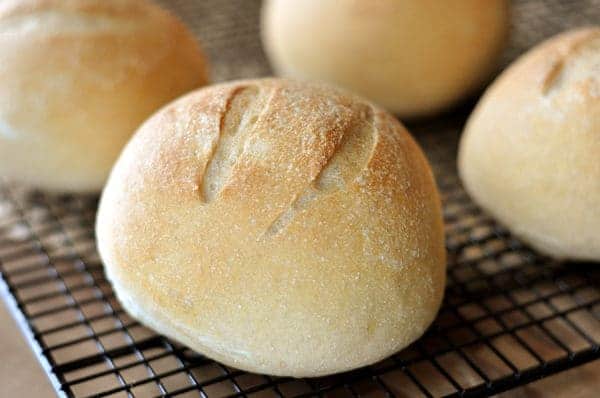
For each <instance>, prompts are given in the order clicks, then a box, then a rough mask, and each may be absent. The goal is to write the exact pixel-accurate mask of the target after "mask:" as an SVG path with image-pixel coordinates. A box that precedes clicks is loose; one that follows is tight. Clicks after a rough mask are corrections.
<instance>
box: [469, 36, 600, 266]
mask: <svg viewBox="0 0 600 398" xmlns="http://www.w3.org/2000/svg"><path fill="white" fill-rule="evenodd" d="M458 166H459V170H460V175H461V177H462V180H463V182H464V185H465V187H466V189H467V191H468V192H469V193H470V194H471V196H472V197H473V198H474V199H475V201H476V202H477V203H479V204H480V205H481V206H482V207H483V208H484V209H486V210H487V211H489V212H490V213H491V214H492V215H494V216H495V217H496V218H498V220H499V221H500V222H501V223H503V224H505V225H506V226H507V227H508V228H509V229H510V230H511V231H512V232H514V233H515V234H516V235H518V236H520V237H521V238H522V239H523V240H524V241H526V242H528V243H529V244H530V245H531V246H533V247H534V248H536V249H537V250H539V251H540V252H542V253H545V254H548V255H551V256H555V257H558V258H567V259H575V260H592V261H594V260H595V261H600V28H597V27H594V28H587V29H581V30H575V31H571V32H567V33H563V34H560V35H558V36H556V37H554V38H552V39H550V40H548V41H546V42H544V43H542V44H540V45H538V46H537V47H535V48H533V49H532V50H530V51H529V52H528V53H526V54H525V55H523V56H522V57H521V58H520V59H518V60H517V61H516V62H515V63H514V64H513V65H512V66H511V67H510V68H509V69H508V70H506V71H505V72H504V73H503V74H502V75H501V76H500V77H499V78H498V79H497V81H496V82H495V83H494V84H493V85H492V86H491V87H490V88H489V89H488V90H487V92H486V93H485V95H484V97H483V98H482V99H481V101H480V102H479V104H478V105H477V108H476V109H475V111H474V112H473V114H472V115H471V117H470V119H469V122H468V124H467V127H466V129H465V132H464V135H463V137H462V140H461V144H460V153H459V163H458Z"/></svg>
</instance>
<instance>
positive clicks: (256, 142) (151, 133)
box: [97, 79, 445, 375]
mask: <svg viewBox="0 0 600 398" xmlns="http://www.w3.org/2000/svg"><path fill="white" fill-rule="evenodd" d="M97 234H98V246H99V249H100V253H101V255H102V258H103V261H104V262H105V265H106V269H107V275H108V276H109V278H110V280H111V281H112V282H113V284H114V285H115V286H116V291H117V294H118V295H119V297H120V299H121V300H122V301H123V302H124V303H125V305H126V308H128V310H129V311H130V312H132V313H133V314H135V315H136V316H137V317H138V318H140V319H142V320H144V321H145V322H146V323H149V324H151V325H153V326H154V327H156V328H158V329H159V330H160V331H161V332H162V333H165V334H167V335H170V336H172V337H175V338H177V339H178V340H180V341H183V342H185V343H186V344H188V345H190V346H192V347H193V348H195V349H197V350H199V351H201V352H203V353H205V354H207V355H209V356H211V357H213V358H216V359H219V360H221V361H224V362H225V363H228V364H231V365H233V366H237V367H241V368H244V369H250V370H256V371H263V372H267V373H272V374H288V375H289V374H293V375H319V374H325V373H332V372H336V371H342V370H345V369H349V368H352V367H355V366H359V365H364V364H366V363H371V362H373V361H376V360H379V359H381V358H383V357H384V356H386V355H389V354H391V353H392V352H394V351H396V350H398V349H399V348H402V347H404V346H406V345H407V344H408V343H409V342H410V341H412V340H414V339H415V338H416V337H417V336H418V335H420V334H421V333H422V332H423V330H424V329H425V328H426V326H427V325H428V324H429V323H430V322H431V320H432V319H433V317H434V316H435V313H436V311H437V309H438V306H439V304H440V302H441V297H442V294H443V289H444V278H445V249H444V239H443V226H442V217H441V206H440V201H439V197H438V194H437V190H436V187H435V182H434V179H433V176H432V173H431V170H430V168H429V165H428V163H427V160H426V159H425V157H424V156H423V153H422V152H421V150H420V149H419V147H418V146H417V144H416V143H415V142H414V140H413V139H412V138H411V137H410V135H409V134H408V133H407V132H406V130H405V129H404V128H403V127H402V125H401V124H400V123H399V122H398V121H397V120H396V119H395V118H393V117H392V116H390V115H389V114H387V113H386V112H384V111H382V110H381V109H379V108H377V107H374V106H372V105H371V104H370V103H368V102H365V101H364V100H363V99H361V98H358V97H355V96H353V95H350V94H348V93H345V92H342V91H339V90H336V89H332V88H330V87H328V86H323V85H318V84H307V83H300V82H294V81H288V80H279V79H263V80H250V81H238V82H233V83H229V84H223V85H217V86H212V87H209V88H205V89H201V90H199V91H196V92H194V93H192V94H190V95H188V96H186V97H184V98H182V99H179V100H178V101H176V102H175V103H173V104H171V105H169V106H167V107H166V108H164V109H163V110H162V111H160V112H158V113H157V114H156V115H155V116H154V117H152V118H151V119H150V120H149V121H147V122H146V123H145V125H143V126H142V127H141V128H140V130H139V131H138V132H137V133H136V135H135V136H134V137H133V139H132V140H131V141H130V143H129V144H128V146H127V147H126V149H125V150H124V152H123V153H122V155H121V157H120V159H119V161H118V162H117V164H116V166H115V167H114V169H113V171H112V173H111V177H110V179H109V182H108V184H107V186H106V188H105V190H104V193H103V197H102V200H101V204H100V210H99V213H98V223H97Z"/></svg>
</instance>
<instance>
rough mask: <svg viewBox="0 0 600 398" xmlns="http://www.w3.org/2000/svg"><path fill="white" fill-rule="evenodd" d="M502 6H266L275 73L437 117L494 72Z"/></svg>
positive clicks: (465, 0) (491, 1)
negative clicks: (328, 84) (308, 80)
mask: <svg viewBox="0 0 600 398" xmlns="http://www.w3.org/2000/svg"><path fill="white" fill-rule="evenodd" d="M508 21H509V12H508V0H486V1H481V0H454V1H439V0H377V1H364V0H344V1H339V0H302V1H297V0H266V1H265V3H264V5H263V10H262V37H263V43H264V46H265V50H266V52H267V55H268V56H269V58H270V60H271V63H272V65H273V67H274V69H275V70H276V72H278V73H279V74H280V75H283V76H288V77H295V78H300V79H310V80H321V81H327V82H330V83H335V84H337V85H339V86H343V87H347V88H350V89H352V90H353V91H355V92H357V93H359V94H362V95H364V96H365V97H367V98H370V99H371V100H373V101H375V102H377V103H379V104H380V105H382V106H384V107H386V108H387V109H388V110H390V111H391V112H393V113H395V114H397V115H399V116H401V117H418V116H425V115H429V114H433V113H436V112H439V111H441V110H443V109H445V108H447V107H449V106H451V105H453V104H454V103H455V102H457V101H459V100H461V99H463V98H464V97H465V96H466V95H468V94H469V93H472V92H473V91H474V90H475V89H477V88H478V87H479V86H480V85H481V84H482V83H483V82H484V81H485V80H486V79H487V78H488V77H489V75H490V74H491V73H492V72H493V71H494V68H495V65H496V61H497V58H498V56H499V55H500V53H501V50H502V48H503V45H504V43H505V42H506V37H507V33H508V26H509V24H508Z"/></svg>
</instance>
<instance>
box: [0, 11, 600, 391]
mask: <svg viewBox="0 0 600 398" xmlns="http://www.w3.org/2000/svg"><path fill="white" fill-rule="evenodd" d="M164 3H165V5H167V6H169V7H172V8H173V9H174V10H175V11H176V12H179V13H180V14H181V15H182V16H183V17H184V19H186V20H187V22H188V23H189V24H190V25H191V26H192V28H193V29H194V30H195V32H196V33H197V34H198V35H199V36H200V37H202V38H204V43H205V49H206V51H207V53H208V54H209V55H210V56H211V58H212V60H213V62H212V63H213V77H214V79H215V80H224V79H229V78H235V77H242V76H244V77H247V76H260V75H264V74H267V73H268V67H267V66H266V62H265V60H264V56H263V55H262V52H261V50H260V45H259V42H258V38H257V37H258V36H257V34H258V32H257V26H256V21H257V17H258V11H257V10H258V3H257V2H256V1H237V2H233V1H232V2H222V1H216V0H211V1H208V0H207V1H202V2H200V1H197V2H196V1H193V0H187V1H186V0H171V1H166V0H165V1H164ZM514 11H515V17H514V21H515V22H514V29H513V32H514V34H513V39H512V46H511V48H510V49H509V51H508V52H507V56H506V60H509V59H511V58H513V57H514V56H515V55H516V54H518V53H520V52H522V51H523V50H524V49H525V48H527V47H528V46H530V45H531V44H532V43H534V42H537V41H539V40H540V39H541V38H543V37H545V36H548V35H551V34H553V33H555V32H557V31H560V30H563V29H565V28H567V27H570V26H579V25H583V24H589V23H594V22H595V23H598V22H600V2H599V1H577V2H575V1H570V2H569V1H558V0H556V1H541V0H525V1H520V2H516V3H515V7H514ZM240 54H241V56H242V59H243V61H242V62H241V65H240ZM468 108H469V106H468V105H465V106H464V107H463V109H459V110H455V111H454V112H453V116H446V117H443V118H440V119H437V120H434V121H430V122H427V123H420V124H418V125H413V126H410V127H411V130H412V131H413V132H414V133H415V135H416V136H417V138H418V140H419V141H420V143H421V145H422V146H423V148H424V149H425V151H426V152H427V155H428V156H429V159H430V160H431V162H432V165H433V167H434V171H435V173H436V177H437V181H438V184H439V187H440V191H441V193H442V198H443V201H444V217H445V221H446V233H447V247H448V252H449V264H448V285H447V289H446V297H445V301H444V304H443V306H442V309H441V310H440V313H439V315H438V317H437V320H436V321H435V323H434V324H433V325H432V327H431V328H430V329H429V330H428V332H427V333H426V334H425V336H423V338H421V339H420V340H419V341H417V342H416V343H415V344H413V345H412V346H411V347H409V348H408V349H406V350H404V351H402V352H401V353H399V354H397V355H394V356H392V357H390V358H388V359H386V360H385V361H383V362H381V363H378V364H376V365H373V366H369V367H366V368H363V369H359V370H357V371H354V372H350V373H345V374H341V375H336V376H331V377H327V378H319V379H306V380H299V379H287V378H274V377H268V376H262V375H254V374H249V373H246V372H242V371H239V370H235V369H231V368H228V367H226V366H223V365H220V364H218V363H216V362H214V361H212V360H209V359H207V358H205V357H203V356H201V355H198V354H196V353H194V352H192V351H190V350H189V349H187V348H185V347H182V346H180V345H178V344H176V343H173V342H171V341H169V340H168V339H166V338H164V337H162V336H159V335H156V334H155V333H154V332H152V331H150V330H148V329H146V328H145V327H143V326H141V325H140V324H139V323H137V322H136V321H134V320H133V319H132V318H130V317H129V316H128V315H127V314H126V313H125V312H124V311H123V310H122V309H121V307H120V305H119V304H118V302H117V301H116V299H115V296H114V293H113V292H112V290H111V287H110V285H109V283H108V282H107V280H106V278H105V276H104V274H103V270H102V264H101V262H100V260H99V258H98V255H97V253H96V249H95V246H94V233H93V224H94V218H95V209H96V205H97V198H95V197H85V196H58V197H57V196H50V195H47V194H43V193H39V192H34V193H31V192H27V191H25V190H23V189H22V188H20V187H18V186H14V185H10V184H6V183H5V184H0V272H1V275H2V283H3V284H4V287H5V288H6V290H7V291H8V292H9V293H10V294H9V295H7V298H8V300H9V301H10V303H9V304H11V307H12V308H13V310H14V312H15V315H16V317H17V318H19V319H21V320H22V322H23V324H24V326H25V330H28V331H30V332H31V333H30V335H31V336H30V339H31V341H32V344H33V346H34V348H35V349H36V350H37V351H38V356H39V359H40V361H41V362H42V364H43V365H44V367H45V369H46V371H47V372H48V374H49V375H50V377H51V378H52V380H53V381H54V384H55V386H56V388H57V391H59V392H60V393H61V394H64V395H66V396H69V397H70V396H75V397H84V396H111V397H132V396H134V397H148V396H150V397H152V396H178V397H179V396H181V397H188V396H189V397H197V396H202V397H223V396H231V397H246V396H253V397H271V396H274V397H292V396H294V397H299V396H315V395H316V396H331V397H341V396H361V397H380V396H409V397H413V396H486V395H491V394H495V393H498V392H501V391H504V390H508V389H511V388H514V387H516V386H519V385H523V384H525V383H528V382H530V381H532V380H535V379H538V378H542V377H546V376H549V375H552V374H554V373H557V372H559V371H561V370H564V369H568V368H572V367H574V366H577V365H579V364H582V363H585V362H589V361H592V360H594V359H598V358H600V348H599V344H600V283H599V282H600V268H599V267H598V264H595V265H594V264H584V263H578V264H574V263H561V262H556V261H553V260H551V259H548V258H545V257H541V256H539V255H537V254H536V253H534V252H533V251H531V250H530V249H528V248H527V247H526V246H524V245H523V244H522V243H521V242H520V241H519V240H517V239H516V238H514V237H513V236H511V235H510V233H508V231H506V230H505V229H503V228H502V227H500V226H499V225H497V224H496V223H495V222H494V220H493V219H491V218H490V217H489V216H487V215H486V214H484V213H482V212H481V211H480V210H479V209H478V208H477V207H476V206H475V205H474V204H473V202H471V200H470V199H469V198H468V196H467V195H466V193H465V192H464V190H463V189H462V187H461V185H460V182H459V180H458V178H457V174H456V169H455V155H456V145H457V141H458V136H459V132H460V130H461V128H462V125H463V123H464V120H465V118H466V115H467V114H468V110H469V109H468Z"/></svg>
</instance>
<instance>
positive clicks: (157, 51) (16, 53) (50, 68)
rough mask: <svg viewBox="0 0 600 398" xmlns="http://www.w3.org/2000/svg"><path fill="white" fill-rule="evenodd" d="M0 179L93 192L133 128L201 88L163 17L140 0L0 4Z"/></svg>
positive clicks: (191, 49) (192, 52) (193, 63)
mask: <svg viewBox="0 0 600 398" xmlns="http://www.w3.org/2000/svg"><path fill="white" fill-rule="evenodd" d="M0 57H2V62H0V177H8V178H9V179H12V180H18V181H21V182H23V183H25V184H26V185H30V186H34V187H38V188H42V189H48V190H54V191H96V190H100V189H101V188H102V186H103V184H104V182H105V180H106V178H107V176H108V173H109V171H110V168H111V167H112V165H113V163H114V161H115V160H116V158H117V156H118V154H119V152H120V151H121V149H122V147H123V146H124V145H125V143H126V142H127V140H128V139H129V138H130V137H131V135H132V134H133V132H134V131H135V130H136V128H137V127H138V126H139V125H140V124H141V123H142V122H143V121H144V120H145V119H146V118H147V117H148V116H150V114H151V113H153V112H154V111H156V110H157V109H158V108H160V107H161V106H162V105H164V104H165V103H167V102H169V101H171V100H173V99H174V98H176V97H178V96H180V95H181V94H183V93H185V92H188V91H190V90H192V89H194V88H197V87H198V86H200V85H202V84H204V83H205V82H206V70H205V61H204V57H203V55H202V53H201V51H200V48H199V47H198V44H197V43H196V42H195V40H194V38H193V37H192V35H191V33H190V32H189V31H188V30H187V29H186V28H185V27H184V26H183V25H182V24H181V23H180V22H179V21H178V20H177V19H176V18H175V17H173V16H172V15H170V14H169V13H167V12H166V11H165V10H162V9H161V8H159V7H158V6H156V5H154V4H153V3H151V2H148V1H143V0H86V1H81V0H2V1H0Z"/></svg>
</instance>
